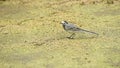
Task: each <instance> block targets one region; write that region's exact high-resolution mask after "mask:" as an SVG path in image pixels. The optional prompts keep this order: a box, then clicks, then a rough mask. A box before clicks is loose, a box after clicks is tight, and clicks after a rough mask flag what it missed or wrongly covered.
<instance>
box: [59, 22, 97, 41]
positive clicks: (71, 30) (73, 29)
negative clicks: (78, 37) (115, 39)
mask: <svg viewBox="0 0 120 68" xmlns="http://www.w3.org/2000/svg"><path fill="white" fill-rule="evenodd" d="M61 24H62V26H63V28H64V30H65V31H67V32H69V33H72V35H70V36H69V37H68V38H70V39H72V38H73V37H74V36H75V33H78V32H82V31H84V32H89V33H92V34H96V35H98V34H97V33H95V32H92V31H88V30H84V29H81V28H78V27H77V26H75V25H74V24H72V23H68V22H67V21H62V22H61Z"/></svg>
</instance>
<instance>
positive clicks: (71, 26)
mask: <svg viewBox="0 0 120 68" xmlns="http://www.w3.org/2000/svg"><path fill="white" fill-rule="evenodd" d="M65 28H66V30H71V31H79V30H80V28H78V27H77V26H75V25H74V24H67V25H66V26H65Z"/></svg>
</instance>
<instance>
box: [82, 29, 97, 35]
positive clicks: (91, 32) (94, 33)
mask: <svg viewBox="0 0 120 68" xmlns="http://www.w3.org/2000/svg"><path fill="white" fill-rule="evenodd" d="M81 31H84V32H89V33H92V34H96V35H99V34H98V33H95V32H92V31H88V30H84V29H81Z"/></svg>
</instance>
